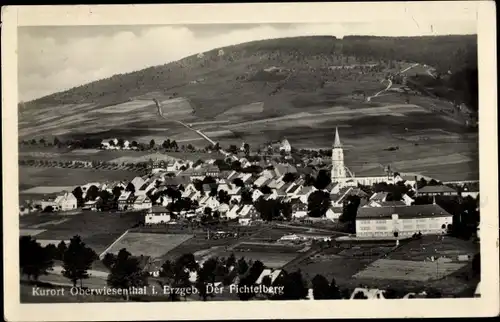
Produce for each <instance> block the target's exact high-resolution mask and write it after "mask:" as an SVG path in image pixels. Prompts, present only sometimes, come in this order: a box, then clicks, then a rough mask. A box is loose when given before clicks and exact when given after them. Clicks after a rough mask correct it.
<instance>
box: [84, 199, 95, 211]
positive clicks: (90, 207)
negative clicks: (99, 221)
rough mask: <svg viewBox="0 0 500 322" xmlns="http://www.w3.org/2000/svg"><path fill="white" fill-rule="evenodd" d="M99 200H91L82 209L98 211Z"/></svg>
mask: <svg viewBox="0 0 500 322" xmlns="http://www.w3.org/2000/svg"><path fill="white" fill-rule="evenodd" d="M98 202H99V200H97V199H96V200H89V201H87V202H85V203H84V204H83V207H82V210H91V211H97V206H98Z"/></svg>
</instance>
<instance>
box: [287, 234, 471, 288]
mask: <svg viewBox="0 0 500 322" xmlns="http://www.w3.org/2000/svg"><path fill="white" fill-rule="evenodd" d="M477 248H478V246H477V245H475V244H473V243H471V242H468V241H463V240H457V239H455V238H451V237H445V239H444V240H441V238H438V237H437V236H423V237H422V239H419V240H409V241H403V242H401V245H400V246H399V247H397V248H396V247H394V244H393V243H387V242H371V243H354V244H353V245H350V246H349V245H347V244H346V245H344V246H343V247H334V248H327V249H324V250H322V251H321V252H319V253H316V254H314V255H313V256H310V257H308V258H306V259H304V260H302V261H299V262H295V263H294V264H293V265H292V266H290V267H289V268H288V269H289V270H291V271H293V270H296V269H300V270H301V271H302V274H303V276H306V277H307V278H308V279H309V280H311V279H312V278H313V277H314V276H315V275H316V274H321V275H323V276H325V277H326V278H327V279H328V280H330V279H331V278H335V280H336V282H337V284H338V285H339V286H340V287H341V288H349V289H352V288H354V287H358V286H359V285H366V286H368V287H376V288H381V289H387V288H392V289H395V290H399V291H402V292H415V291H417V292H420V291H422V290H429V289H438V290H440V291H441V292H442V293H443V294H446V295H452V296H461V295H460V294H465V293H464V292H466V291H467V290H468V289H470V288H473V286H474V285H475V283H477V280H476V279H474V278H473V277H471V262H457V257H456V256H457V255H459V254H461V255H464V254H471V255H472V254H474V253H475V252H476V251H477ZM431 256H434V257H435V258H437V257H440V256H446V257H448V259H447V260H443V259H441V260H440V261H439V263H438V262H436V261H435V262H431V261H430V260H429V258H430V257H431Z"/></svg>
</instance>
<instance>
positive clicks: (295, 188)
mask: <svg viewBox="0 0 500 322" xmlns="http://www.w3.org/2000/svg"><path fill="white" fill-rule="evenodd" d="M302 188H304V186H303V185H299V184H294V185H292V186H291V187H290V188H289V189H288V190H287V191H286V196H287V197H289V198H295V197H297V195H298V193H299V192H300V191H301V190H302Z"/></svg>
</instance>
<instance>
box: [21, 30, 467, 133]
mask: <svg viewBox="0 0 500 322" xmlns="http://www.w3.org/2000/svg"><path fill="white" fill-rule="evenodd" d="M474 46H475V37H473V36H444V37H437V38H431V37H418V38H383V37H369V38H364V37H346V38H345V39H343V40H338V39H335V38H334V37H297V38H283V39H272V40H264V41H255V42H250V43H244V44H240V45H236V46H230V47H226V48H224V52H225V55H224V56H222V57H218V56H217V51H218V50H217V49H214V50H212V51H209V52H206V53H205V56H204V58H198V57H197V56H190V57H186V58H184V59H181V60H179V61H177V62H173V63H169V64H165V65H161V66H155V67H151V68H147V69H144V70H140V71H137V72H133V73H128V74H120V75H115V76H113V77H110V78H107V79H103V80H100V81H96V82H92V83H89V84H85V85H82V86H80V87H76V88H73V89H70V90H67V91H64V92H60V93H55V94H52V95H49V96H46V97H43V98H40V99H38V100H35V101H32V102H28V103H25V104H24V105H23V108H22V110H21V113H20V123H21V125H20V128H21V129H22V128H23V127H25V126H29V127H33V125H35V124H36V125H38V126H41V125H43V124H47V118H48V116H49V115H48V114H53V117H54V119H53V127H56V125H57V126H60V125H61V122H64V121H65V120H67V119H69V118H70V119H73V120H74V119H75V117H77V116H80V117H81V120H80V122H78V124H79V126H80V127H81V126H82V123H83V124H85V122H86V121H88V123H89V124H90V123H95V122H100V121H106V120H107V121H110V120H112V121H113V124H115V125H117V126H118V125H120V124H126V123H130V122H131V121H134V122H136V121H137V120H138V117H137V116H140V114H147V115H145V117H144V118H143V120H145V121H146V122H149V123H150V124H149V126H152V124H151V121H152V120H150V118H148V117H147V116H148V115H149V114H151V115H154V107H153V106H152V105H150V106H146V107H144V108H142V109H139V110H136V111H134V112H132V113H126V117H121V118H120V117H115V118H113V117H112V116H113V115H100V114H99V113H95V111H97V110H99V109H100V108H101V107H104V106H108V105H111V104H118V103H122V102H126V101H128V100H129V99H132V98H134V97H138V96H141V95H146V94H149V93H154V95H153V96H154V97H165V98H168V97H169V96H171V95H172V94H174V93H177V94H178V95H179V96H184V97H187V98H189V99H190V100H191V103H192V105H193V108H194V109H195V114H196V116H197V117H199V118H207V117H208V118H212V117H214V116H216V115H218V114H220V113H222V112H224V111H225V110H227V109H229V108H231V107H234V106H237V105H241V104H249V103H253V102H256V101H264V102H267V103H268V104H266V106H265V114H267V115H273V114H279V115H284V114H286V113H288V112H289V108H293V107H297V108H301V109H302V108H306V107H308V106H310V105H317V104H318V102H323V104H324V103H325V102H326V103H330V104H331V103H334V102H335V101H336V100H337V99H338V98H339V97H341V96H343V95H346V94H350V93H351V92H352V91H353V90H355V89H364V90H367V91H373V90H378V89H381V87H382V88H383V85H380V84H378V81H379V80H380V77H381V76H383V73H379V74H376V73H369V74H368V75H347V73H343V72H342V71H338V72H335V73H332V72H326V71H325V70H319V69H321V68H323V69H324V68H327V67H328V66H332V65H343V64H346V65H349V64H353V63H369V62H377V63H380V62H383V61H388V60H394V61H405V60H406V61H418V62H421V63H427V64H429V65H433V66H438V67H439V66H446V65H451V64H454V65H455V66H462V65H463V64H465V63H468V59H469V58H468V57H469V56H467V55H465V54H461V53H462V52H466V53H468V52H472V49H471V48H470V47H474ZM455 52H458V53H460V55H458V54H457V55H455ZM454 55H455V56H457V59H450V57H451V56H453V57H455V56H454ZM271 66H279V67H282V68H285V69H293V70H294V71H293V72H289V71H286V70H285V71H284V72H283V73H281V74H280V75H281V76H279V75H278V76H273V77H271V76H269V75H267V76H266V75H265V74H266V73H262V70H263V69H264V68H268V67H271ZM311 68H314V69H315V70H314V71H313V70H311ZM446 68H448V67H446ZM287 76H290V77H289V78H287ZM283 78H287V80H286V81H284V80H280V79H283ZM200 79H201V82H198V83H197V84H190V81H193V80H200ZM322 81H330V82H332V83H333V84H334V86H329V87H327V88H325V89H323V90H320V89H319V87H320V84H321V82H322ZM363 81H364V83H363ZM278 87H281V91H280V92H278V93H277V94H276V95H272V96H270V94H271V93H272V92H273V91H275V90H276V89H277V88H278ZM277 103H279V109H278V108H277V107H276V105H277ZM62 104H88V105H86V106H85V105H80V106H61V105H62ZM65 112H66V113H65ZM68 112H71V113H68ZM61 114H66V115H61ZM80 114H81V115H80ZM115 116H116V115H115ZM42 117H43V119H42ZM25 122H26V123H25ZM153 123H154V121H153ZM24 124H25V125H24ZM159 124H162V125H164V122H160V123H159ZM102 125H103V126H105V125H109V122H102ZM68 126H69V125H68ZM73 126H74V124H73ZM49 128H50V127H49Z"/></svg>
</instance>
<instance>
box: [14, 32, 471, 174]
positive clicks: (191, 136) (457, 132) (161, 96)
mask: <svg viewBox="0 0 500 322" xmlns="http://www.w3.org/2000/svg"><path fill="white" fill-rule="evenodd" d="M476 42H477V38H476V36H437V37H396V38H392V37H365V36H350V37H344V38H343V39H337V38H335V37H330V36H315V37H309V36H308V37H295V38H281V39H270V40H262V41H254V42H249V43H243V44H239V45H235V46H229V47H224V48H215V49H213V50H210V51H208V52H205V53H200V54H196V55H192V56H189V57H186V58H183V59H181V60H179V61H176V62H172V63H168V64H165V65H161V66H154V67H150V68H147V69H143V70H140V71H135V72H132V73H126V74H120V75H114V76H112V77H110V78H107V79H103V80H99V81H96V82H92V83H89V84H85V85H82V86H79V87H75V88H72V89H70V90H67V91H64V92H60V93H55V94H52V95H48V96H46V97H43V98H40V99H37V100H34V101H31V102H27V103H24V104H23V106H22V107H20V108H19V136H20V138H21V139H28V140H29V139H32V138H40V137H44V138H46V139H47V138H49V140H51V139H50V138H51V137H52V136H58V138H60V139H78V138H81V137H82V136H83V137H92V138H102V139H107V138H110V137H123V138H126V139H128V140H137V141H139V142H149V140H151V139H154V140H155V141H156V142H158V143H159V142H162V141H163V140H165V139H166V138H167V137H168V138H170V139H175V140H177V141H178V142H179V145H181V144H186V145H187V144H188V143H189V144H193V145H195V146H196V145H198V146H205V145H206V144H207V143H206V142H204V141H203V140H200V138H199V136H198V135H197V134H195V133H193V132H191V131H188V130H186V129H185V128H184V127H182V126H181V125H178V124H175V123H173V122H168V121H166V120H164V119H162V118H159V117H158V116H157V112H156V107H155V104H154V102H153V99H157V100H158V101H159V102H161V106H162V110H163V114H164V115H166V116H167V118H169V119H172V120H183V121H185V122H189V123H192V124H194V125H195V127H196V128H197V129H200V130H202V131H203V132H204V133H205V134H207V135H208V136H209V137H211V138H213V139H214V140H217V141H219V142H220V143H221V144H222V145H223V146H224V145H225V146H227V145H229V144H236V145H238V146H239V145H241V143H242V141H245V142H249V143H250V144H251V145H252V147H254V148H256V147H257V146H259V145H261V144H263V143H265V142H267V141H270V140H271V141H272V140H279V139H281V138H282V137H283V136H286V137H287V139H288V140H289V142H290V143H291V144H292V146H294V147H296V148H323V147H329V146H330V145H331V142H332V140H333V131H332V127H335V126H341V127H342V130H341V136H342V137H343V140H344V143H346V145H350V146H352V147H353V148H352V150H351V151H352V152H350V153H348V154H347V155H346V158H347V161H348V162H351V165H352V163H353V162H354V163H355V162H358V163H359V164H358V165H357V166H354V165H352V166H353V167H354V168H355V171H357V173H368V172H370V171H372V170H373V171H378V170H377V169H378V167H379V164H380V163H391V162H396V161H398V162H399V161H404V160H408V165H407V167H406V168H408V169H410V170H415V169H416V168H415V167H416V165H418V160H415V155H419V156H420V157H421V158H423V159H425V162H424V163H425V167H423V168H422V169H421V171H431V170H429V169H430V168H429V167H430V166H432V167H434V168H435V169H438V168H436V167H439V166H438V165H436V164H439V162H441V165H440V167H441V168H439V169H438V170H436V171H440V172H442V171H447V172H449V173H450V174H451V173H456V172H457V167H456V166H455V167H449V166H448V167H447V166H446V163H447V161H446V160H445V159H444V158H439V156H438V155H437V154H442V155H443V156H450V155H453V156H454V158H450V160H449V164H454V165H457V164H462V165H465V169H463V168H460V171H463V172H464V173H472V174H473V175H472V176H475V174H476V173H477V155H476V154H477V135H476V134H475V133H474V131H472V133H469V132H471V130H470V129H467V128H466V127H465V126H464V125H463V123H464V122H461V123H462V124H461V123H460V122H457V120H456V119H454V116H453V115H455V114H453V113H454V112H453V104H450V103H449V101H453V102H458V103H460V102H465V103H469V104H470V105H475V106H476V107H477V81H476V82H475V83H474V81H472V82H471V81H470V79H474V76H475V79H476V80H477V43H476ZM403 72H404V73H403ZM450 73H451V75H450ZM398 74H404V75H405V76H407V78H408V86H410V85H411V86H410V87H412V88H413V89H414V91H411V92H409V91H408V89H405V85H404V84H403V83H404V82H403V81H402V82H399V81H398V80H397V79H399V78H400V77H399V76H398V77H399V78H398V77H396V78H393V81H392V82H389V81H388V77H389V76H390V75H393V76H394V75H396V76H397V75H398ZM436 75H438V77H436ZM413 85H415V86H413ZM391 87H392V88H391ZM389 88H390V90H388V89H389ZM474 88H475V91H476V92H475V93H474ZM368 97H369V98H370V100H368V101H367V98H368ZM474 102H475V103H474ZM446 111H448V112H447V113H445V112H446ZM439 113H441V114H439ZM442 113H444V114H442ZM450 115H452V116H451V117H450ZM423 140H425V145H424V144H421V143H419V142H420V141H422V142H423ZM450 142H452V143H454V144H451V145H450V144H449V143H450ZM471 143H472V144H471ZM388 146H399V147H400V148H399V150H397V151H395V152H391V153H387V152H381V151H385V149H386V148H387V147H388ZM405 147H406V148H405ZM433 149H434V150H433ZM432 151H434V152H432ZM435 151H439V153H435ZM431 152H432V153H431ZM460 153H461V154H460ZM349 158H352V159H351V160H349ZM361 160H362V161H361ZM471 160H472V161H471ZM436 162H437V163H436ZM400 164H404V162H403V163H401V162H400ZM403 168H404V167H403ZM417 168H418V167H417ZM432 171H434V170H432Z"/></svg>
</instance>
